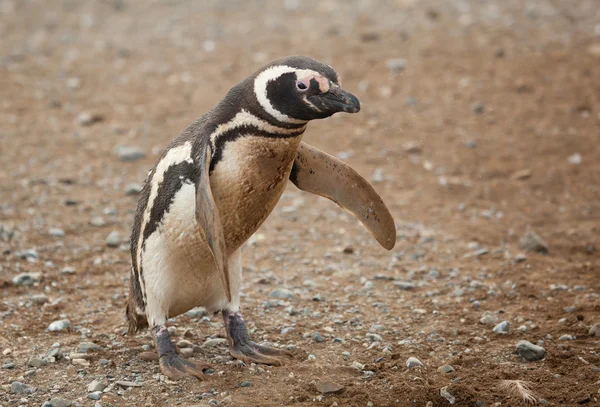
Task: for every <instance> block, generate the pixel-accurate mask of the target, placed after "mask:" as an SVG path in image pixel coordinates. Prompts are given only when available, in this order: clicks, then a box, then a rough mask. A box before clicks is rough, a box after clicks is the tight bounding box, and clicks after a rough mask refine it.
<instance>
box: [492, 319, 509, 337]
mask: <svg viewBox="0 0 600 407" xmlns="http://www.w3.org/2000/svg"><path fill="white" fill-rule="evenodd" d="M509 328H510V323H509V322H508V321H502V322H500V323H499V324H498V325H496V326H495V327H494V329H493V331H494V333H497V334H503V335H506V334H507V333H508V330H509Z"/></svg>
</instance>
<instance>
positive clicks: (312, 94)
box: [254, 56, 360, 123]
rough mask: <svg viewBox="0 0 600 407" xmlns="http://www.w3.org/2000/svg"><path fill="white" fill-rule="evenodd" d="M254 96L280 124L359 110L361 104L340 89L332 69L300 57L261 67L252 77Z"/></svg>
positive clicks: (337, 76)
mask: <svg viewBox="0 0 600 407" xmlns="http://www.w3.org/2000/svg"><path fill="white" fill-rule="evenodd" d="M254 94H255V96H256V99H257V100H258V103H259V104H260V105H261V107H262V108H263V109H264V110H265V111H266V112H267V113H268V114H270V115H271V116H273V117H274V118H275V119H277V120H279V121H281V122H288V123H289V122H307V121H309V120H314V119H323V118H326V117H329V116H331V115H333V114H334V113H338V112H347V113H356V112H358V111H359V110H360V102H359V101H358V99H357V98H356V96H354V95H353V94H351V93H350V92H347V91H345V90H344V89H342V88H341V86H340V78H339V75H338V73H337V72H336V71H335V70H334V69H333V68H332V67H331V66H329V65H327V64H324V63H321V62H319V61H316V60H314V59H312V58H309V57H303V56H292V57H287V58H283V59H279V60H276V61H273V62H271V63H270V64H268V65H267V66H265V67H263V68H262V69H261V70H260V71H258V72H257V73H256V74H255V75H254Z"/></svg>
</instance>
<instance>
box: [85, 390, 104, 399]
mask: <svg viewBox="0 0 600 407" xmlns="http://www.w3.org/2000/svg"><path fill="white" fill-rule="evenodd" d="M87 397H88V399H90V400H100V399H101V398H102V392H101V391H95V392H93V393H90V394H88V395H87Z"/></svg>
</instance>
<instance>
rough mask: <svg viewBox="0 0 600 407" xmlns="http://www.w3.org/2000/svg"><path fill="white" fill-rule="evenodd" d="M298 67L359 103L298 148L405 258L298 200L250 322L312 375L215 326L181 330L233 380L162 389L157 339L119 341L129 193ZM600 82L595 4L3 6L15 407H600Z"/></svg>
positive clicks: (2, 111)
mask: <svg viewBox="0 0 600 407" xmlns="http://www.w3.org/2000/svg"><path fill="white" fill-rule="evenodd" d="M291 54H303V55H309V56H312V57H314V58H316V59H319V60H321V61H323V62H326V63H329V64H331V65H332V66H333V67H334V68H335V69H336V70H337V71H338V72H339V73H340V74H341V77H342V81H343V84H344V87H345V88H346V89H348V90H349V91H351V92H353V93H354V94H356V95H357V96H358V97H359V99H360V100H361V104H362V110H361V112H360V114H357V115H336V116H334V117H332V118H330V119H327V120H324V121H320V122H317V123H311V124H310V126H309V129H308V131H307V133H306V134H305V139H304V140H305V141H306V142H308V143H310V144H312V145H315V146H316V147H318V148H320V149H322V150H324V151H326V152H329V153H330V154H334V155H336V156H338V157H339V158H341V159H343V160H344V161H346V162H348V163H349V164H350V165H352V166H353V167H354V168H356V169H357V170H358V171H359V172H360V173H361V174H363V175H364V176H365V178H367V179H368V180H369V181H371V182H372V183H373V184H374V186H375V188H376V189H377V191H378V192H379V193H380V194H381V195H382V198H383V199H384V201H385V202H386V203H387V205H388V207H389V208H390V210H391V212H392V214H393V215H394V217H395V219H396V222H397V229H398V243H397V245H396V248H395V249H394V250H393V251H392V252H386V251H385V250H383V249H381V248H380V247H378V246H377V243H376V242H375V241H374V240H373V239H372V238H371V237H370V235H369V234H368V232H367V231H366V230H364V228H362V226H361V225H359V224H358V223H357V222H356V220H355V219H354V218H352V217H351V216H350V215H348V214H346V213H344V212H343V211H342V210H340V209H339V208H338V207H336V205H335V204H333V203H331V202H329V201H327V200H324V199H321V198H318V197H314V196H311V195H308V194H304V193H301V192H300V191H298V190H297V189H295V188H294V187H293V186H289V188H288V189H287V190H286V192H285V194H284V196H283V197H282V200H281V202H280V204H279V206H278V207H277V208H276V209H275V211H274V213H273V215H272V216H271V217H270V218H269V220H268V221H267V222H266V223H265V225H263V227H262V228H261V229H260V230H259V232H258V233H257V234H255V235H254V236H253V237H252V239H251V240H250V242H249V244H248V247H247V250H246V254H245V269H244V270H245V272H246V277H245V286H244V293H245V298H244V304H245V306H246V310H247V311H246V315H247V317H246V318H247V319H248V320H249V321H252V322H253V324H252V330H253V332H254V333H253V335H254V336H255V338H256V339H259V340H268V341H272V342H276V343H279V344H281V345H282V346H288V347H289V348H291V349H293V350H294V352H296V355H297V359H296V360H295V361H294V362H292V363H291V364H290V365H289V366H285V367H282V368H274V369H271V368H264V369H263V368H262V367H261V368H258V367H254V366H253V367H250V368H248V367H240V366H239V365H238V364H237V363H235V362H233V361H232V360H231V358H230V357H229V356H228V354H227V350H226V347H225V346H223V345H220V346H217V347H214V348H213V347H209V348H207V347H204V346H201V345H203V344H204V343H205V341H206V340H207V339H210V338H214V337H216V336H218V335H222V334H223V327H222V324H221V323H220V317H213V316H205V317H204V319H203V318H202V312H201V310H199V311H197V312H196V313H195V314H190V315H187V316H182V317H180V318H178V319H176V320H175V321H173V324H174V326H176V327H177V328H178V329H179V330H180V334H181V338H183V335H184V332H186V335H187V336H185V338H186V340H188V341H190V342H192V343H193V344H194V345H198V346H197V347H198V349H196V348H194V349H195V356H194V357H195V358H196V359H203V360H205V361H206V362H209V363H212V364H213V365H215V369H216V371H217V372H223V373H218V374H217V373H215V374H214V375H209V376H207V381H206V382H204V383H202V384H198V383H195V382H192V381H189V382H188V381H186V382H183V383H180V384H177V385H173V384H169V383H165V382H164V381H161V378H160V375H159V374H158V365H157V364H156V363H154V364H152V363H148V362H144V361H142V360H140V358H139V352H141V351H142V350H143V349H145V348H143V347H144V346H149V345H151V339H150V337H149V336H147V335H141V336H138V337H134V338H133V337H123V336H122V333H123V331H124V323H123V306H124V302H125V298H126V293H127V290H126V288H127V280H128V270H129V267H130V263H129V255H128V239H129V233H130V229H131V224H132V220H133V213H134V209H135V207H136V203H137V194H138V193H139V190H140V189H141V185H142V184H143V182H144V179H145V176H146V174H147V172H148V170H149V169H151V168H152V166H153V165H154V163H155V162H156V160H157V159H158V157H159V156H160V154H161V153H162V150H163V149H164V148H165V147H166V145H167V144H168V143H169V142H170V140H172V139H173V138H174V137H175V136H176V135H177V134H178V133H179V132H180V131H181V130H182V129H184V128H185V127H186V126H187V125H188V124H189V123H190V122H192V121H193V120H194V119H196V118H197V117H199V116H200V115H201V114H203V113H204V112H205V111H206V110H208V109H209V108H210V107H212V106H213V105H214V104H216V103H217V102H218V101H219V100H220V99H221V98H222V97H223V96H224V95H225V93H226V92H227V91H228V90H229V88H230V87H232V86H233V85H235V84H236V83H237V82H239V81H240V80H242V79H244V78H245V77H246V76H248V75H249V74H251V73H252V72H254V71H255V70H257V69H259V68H260V67H261V66H262V65H264V64H265V63H267V62H268V61H270V60H272V59H276V58H279V57H282V56H286V55H291ZM599 67H600V2H598V1H597V0H448V1H434V0H393V1H392V0H380V1H377V0H372V1H369V0H348V1H308V0H272V1H271V0H269V1H266V0H265V1H253V2H247V1H233V0H224V1H175V0H163V1H142V0H98V1H84V0H70V1H58V0H45V1H39V0H38V1H32V0H31V1H30V0H0V96H1V98H0V106H1V108H0V162H1V164H0V248H1V249H2V252H1V254H0V286H1V287H2V288H1V290H2V302H1V303H0V327H1V328H2V330H3V333H2V335H0V347H1V348H2V349H3V362H2V363H3V370H2V379H1V381H2V383H1V384H2V385H3V386H4V388H5V390H6V392H5V393H4V394H2V395H0V405H7V406H8V405H41V404H42V403H43V402H44V401H45V400H50V399H51V398H56V397H58V398H61V399H63V400H66V401H69V402H73V403H76V404H74V405H77V403H79V405H92V404H93V402H92V400H90V399H89V398H87V394H88V390H87V389H88V387H87V386H88V384H89V382H91V381H92V380H93V379H97V380H100V381H102V382H105V383H106V384H107V385H109V390H107V391H106V392H105V393H104V394H103V395H102V396H101V397H102V399H101V400H100V401H98V403H101V405H124V404H127V405H173V404H175V403H179V404H182V403H183V404H182V405H209V403H211V404H216V405H245V406H254V405H264V406H271V405H273V406H275V405H307V406H308V405H311V406H312V405H324V406H335V405H340V406H341V405H349V406H392V405H393V406H426V405H427V406H429V405H431V406H438V405H439V406H446V405H449V403H450V400H452V399H453V400H454V402H455V403H456V405H464V406H467V405H469V406H470V405H477V406H492V405H500V404H494V403H502V405H520V403H525V401H524V400H523V396H522V394H521V395H520V394H519V393H518V392H516V393H513V394H512V395H511V394H510V392H509V391H508V390H506V388H503V387H502V386H501V385H500V383H501V381H502V380H517V379H519V380H524V381H528V382H530V383H533V384H532V385H531V387H532V389H533V390H534V392H535V397H534V398H535V401H536V402H539V403H540V404H543V405H555V406H562V405H575V404H577V403H579V404H586V403H588V405H594V403H597V402H598V400H597V399H598V391H599V389H600V388H599V386H598V380H599V379H600V376H599V375H600V373H599V369H600V355H598V349H599V347H600V344H599V337H600V325H598V322H600V319H599V318H598V312H599V311H600V299H599V298H600V297H599V296H600V291H599V289H600V283H599V281H600V279H599V273H598V253H597V249H598V232H599V228H600V226H599V220H600V215H599V211H600V199H599V198H600V192H599V181H600V176H599V174H600V149H599V148H598V146H597V144H598V142H599V141H600V109H599V106H600V105H599V104H600V68H599ZM300 237H301V239H300ZM280 287H285V288H287V289H289V290H290V291H291V293H292V296H291V297H290V298H287V299H284V300H281V299H274V298H271V294H272V292H273V291H274V290H276V289H278V288H280ZM65 320H68V322H69V323H68V324H66V323H64V324H62V325H60V324H59V327H60V328H61V329H58V330H57V331H54V330H51V331H48V327H49V326H50V324H51V323H53V322H56V321H63V322H64V321H65ZM503 322H506V323H507V324H508V325H502V326H501V327H499V328H498V329H496V328H497V327H498V325H501V324H502V323H503ZM55 326H56V325H55ZM186 329H187V331H186ZM519 340H528V341H530V342H531V343H533V344H537V345H540V346H542V347H543V348H544V349H545V352H546V353H545V357H544V359H542V360H537V361H534V362H531V363H525V362H524V360H523V359H522V357H521V356H522V355H518V354H516V353H515V346H516V344H517V342H518V341H519ZM56 343H58V345H53V344H56ZM86 343H88V344H89V343H93V344H94V345H96V347H95V348H94V347H90V346H86V345H82V344H86ZM53 346H54V347H53ZM82 346H83V349H85V350H86V352H82ZM56 348H58V349H59V351H60V355H62V356H61V357H59V356H57V355H58V354H54V356H49V355H50V354H51V353H53V352H54V353H55V352H56V351H55V350H52V349H56ZM70 353H73V354H81V353H85V357H83V359H84V360H86V361H87V364H85V363H84V364H83V365H80V366H77V365H74V364H73V363H72V362H71V361H70V360H69V359H67V358H66V357H67V356H69V354H70ZM308 355H315V357H316V359H313V358H308ZM63 356H64V357H63ZM32 357H35V358H37V359H39V360H40V362H38V361H37V359H36V360H35V361H34V362H33V364H32V363H30V362H31V358H32ZM409 357H416V358H418V359H419V361H420V363H422V364H423V365H424V367H417V368H416V369H412V368H411V369H408V368H407V367H406V363H405V362H406V360H407V358H409ZM71 359H72V358H71ZM36 365H39V366H36ZM444 366H450V367H451V369H452V370H451V371H450V370H449V368H447V367H444ZM442 367H444V369H442ZM438 368H439V369H441V370H438ZM446 371H448V372H449V373H446ZM36 372H39V373H37V374H36ZM115 380H129V381H136V380H137V381H139V382H143V383H144V385H143V386H142V387H141V388H130V387H127V386H119V385H115ZM324 380H334V381H335V382H336V383H335V384H336V385H340V386H342V387H343V388H344V390H343V391H342V392H341V393H339V394H338V393H336V394H328V393H327V392H323V391H321V390H323V387H319V386H317V385H316V384H315V383H317V384H318V383H320V382H322V381H324ZM15 382H18V383H20V384H21V385H23V386H25V387H19V385H13V383H15ZM240 383H250V385H244V386H241V385H240ZM15 386H16V387H15ZM110 386H112V387H110ZM13 387H14V388H13ZM275 387H276V388H277V389H278V390H277V392H273V389H274V388H275ZM32 389H35V391H33V390H32ZM442 389H445V390H444V391H442ZM30 390H31V391H30ZM213 400H214V401H213ZM540 400H542V401H540ZM428 402H431V404H427V403H428ZM336 403H337V404H336ZM52 405H60V404H59V402H55V403H54V404H52ZM65 405H66V404H65Z"/></svg>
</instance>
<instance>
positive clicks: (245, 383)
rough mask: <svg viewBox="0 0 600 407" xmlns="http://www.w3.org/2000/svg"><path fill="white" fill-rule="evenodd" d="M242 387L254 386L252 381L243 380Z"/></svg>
mask: <svg viewBox="0 0 600 407" xmlns="http://www.w3.org/2000/svg"><path fill="white" fill-rule="evenodd" d="M240 387H252V382H241V383H240Z"/></svg>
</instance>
